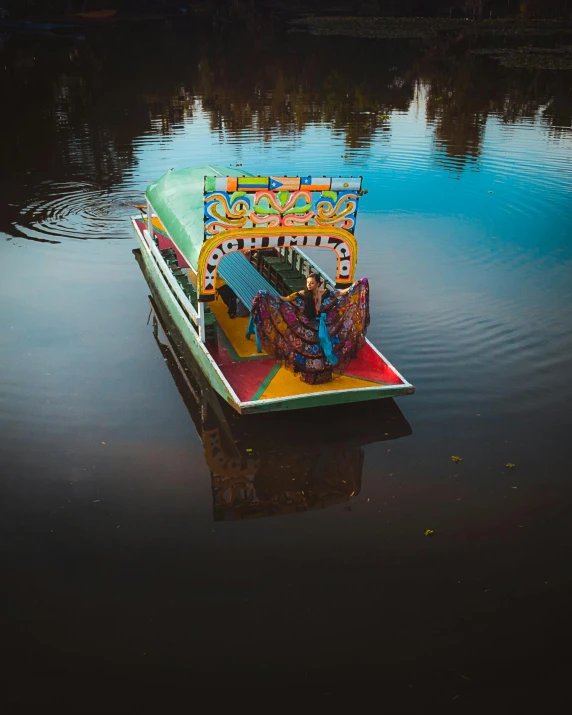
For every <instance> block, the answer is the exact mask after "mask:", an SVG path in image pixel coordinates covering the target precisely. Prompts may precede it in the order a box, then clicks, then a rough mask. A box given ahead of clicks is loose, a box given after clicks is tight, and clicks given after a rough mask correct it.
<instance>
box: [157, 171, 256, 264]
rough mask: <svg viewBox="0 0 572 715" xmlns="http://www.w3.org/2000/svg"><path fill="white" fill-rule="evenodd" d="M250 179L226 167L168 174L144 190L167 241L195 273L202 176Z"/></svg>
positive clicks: (201, 230) (200, 240) (200, 242)
mask: <svg viewBox="0 0 572 715" xmlns="http://www.w3.org/2000/svg"><path fill="white" fill-rule="evenodd" d="M222 174H224V175H225V176H232V177H238V176H249V174H246V173H245V172H243V171H239V170H237V169H231V168H229V167H227V166H215V165H207V164H205V165H204V166H191V167H189V168H187V169H178V170H176V171H175V170H173V169H172V170H171V171H169V172H167V173H166V174H165V175H164V176H162V177H161V178H160V179H159V180H158V181H155V183H153V184H151V185H150V186H148V187H147V191H146V192H145V193H146V196H147V199H148V200H149V202H150V203H151V206H152V207H153V210H154V211H155V213H156V214H157V216H159V218H160V219H161V223H162V224H163V226H164V227H165V229H166V231H167V233H168V234H169V237H170V238H171V239H172V240H173V241H174V242H175V243H176V244H177V247H178V249H179V250H180V251H181V253H182V254H183V256H184V257H185V259H186V260H187V261H188V263H189V265H191V266H193V268H194V269H195V270H196V268H197V265H198V263H199V254H200V252H201V248H202V246H203V242H204V240H205V219H204V216H205V202H204V185H205V176H209V175H210V176H213V175H222Z"/></svg>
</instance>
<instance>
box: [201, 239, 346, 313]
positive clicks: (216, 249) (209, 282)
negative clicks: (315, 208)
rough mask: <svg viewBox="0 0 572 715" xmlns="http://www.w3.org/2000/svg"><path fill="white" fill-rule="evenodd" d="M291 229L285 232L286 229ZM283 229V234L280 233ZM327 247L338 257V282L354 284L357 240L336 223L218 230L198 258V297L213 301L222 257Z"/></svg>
mask: <svg viewBox="0 0 572 715" xmlns="http://www.w3.org/2000/svg"><path fill="white" fill-rule="evenodd" d="M286 230H287V231H288V233H287V234H286V235H284V234H285V231H286ZM279 232H280V233H279ZM294 246H298V247H303V246H306V247H311V248H326V249H329V250H331V251H334V252H335V253H336V255H337V259H338V261H337V262H338V268H337V275H336V284H338V285H345V284H348V285H349V284H351V282H352V281H353V278H354V274H355V268H356V262H357V243H356V240H355V238H354V237H353V235H352V234H351V233H350V232H349V231H347V230H345V229H343V228H337V227H334V226H329V227H325V226H304V227H300V228H298V227H289V228H288V229H286V228H285V227H281V228H274V230H272V229H269V228H238V229H231V230H226V231H221V232H220V233H216V234H215V235H214V236H211V237H210V238H208V239H206V240H205V242H204V243H203V246H202V248H201V253H200V255H199V261H198V271H197V273H198V275H197V287H198V293H199V300H202V301H204V300H207V301H208V300H211V299H212V298H214V295H215V291H216V274H217V268H218V264H219V262H220V260H221V259H222V258H223V257H224V256H225V255H227V254H228V253H232V252H233V251H248V250H261V249H269V248H276V249H280V248H290V247H294Z"/></svg>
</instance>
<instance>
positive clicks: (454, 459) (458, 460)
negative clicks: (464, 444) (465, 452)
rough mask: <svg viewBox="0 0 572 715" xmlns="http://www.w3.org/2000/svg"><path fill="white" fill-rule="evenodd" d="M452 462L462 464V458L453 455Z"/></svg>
mask: <svg viewBox="0 0 572 715" xmlns="http://www.w3.org/2000/svg"><path fill="white" fill-rule="evenodd" d="M451 461H452V462H462V461H463V458H462V457H457V456H456V455H455V454H454V455H453V456H452V457H451Z"/></svg>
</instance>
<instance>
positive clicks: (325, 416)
mask: <svg viewBox="0 0 572 715" xmlns="http://www.w3.org/2000/svg"><path fill="white" fill-rule="evenodd" d="M133 253H134V255H135V257H136V258H137V261H138V263H139V265H140V267H141V269H142V271H143V273H144V274H146V271H145V266H144V264H143V262H142V260H141V258H140V256H139V255H138V254H139V251H138V250H135V251H134V252H133ZM145 277H146V278H147V275H145ZM148 283H149V285H150V288H151V291H152V293H153V295H152V296H150V302H151V313H152V318H153V333H154V336H155V339H156V341H157V345H158V347H159V349H160V350H161V352H162V354H163V357H164V358H165V361H166V364H167V366H168V368H169V370H170V371H171V373H172V375H173V379H174V380H175V383H176V384H177V387H178V389H179V392H180V394H181V397H182V399H183V401H184V402H185V404H186V406H187V409H188V411H189V414H190V415H191V418H192V420H193V422H194V424H195V427H196V428H197V432H198V434H199V436H200V437H201V439H202V442H203V446H204V456H205V461H206V463H207V465H208V467H209V469H210V472H211V479H212V491H213V511H214V518H215V520H216V521H227V520H228V521H235V520H241V519H250V518H254V517H260V516H275V515H279V514H287V513H292V512H298V511H307V510H310V509H322V508H325V507H328V506H332V505H334V504H341V503H345V502H347V501H348V500H349V498H350V497H353V496H355V495H357V494H359V492H360V491H361V478H362V468H363V461H364V453H363V450H362V449H361V448H362V447H363V446H364V445H366V444H371V443H374V442H383V441H385V440H393V439H399V438H400V437H406V436H408V435H410V434H411V427H410V425H409V423H408V422H407V420H406V419H405V418H404V417H403V415H402V413H401V411H400V409H399V407H398V406H397V405H396V403H395V402H394V401H393V400H392V399H386V400H381V401H376V402H363V403H361V404H360V403H357V404H348V405H344V406H338V407H322V408H314V409H310V410H298V411H291V412H277V413H273V414H271V415H256V414H254V415H247V416H240V415H238V414H237V413H236V411H235V410H233V409H232V408H231V407H230V406H229V405H227V404H226V403H225V402H224V400H222V399H221V398H220V397H219V396H218V395H217V393H216V392H215V391H214V390H213V389H212V388H211V387H210V386H209V384H208V382H207V381H206V379H205V378H204V376H203V374H202V372H201V370H200V368H199V367H198V366H197V365H196V363H195V361H194V358H193V357H192V355H191V353H190V351H189V350H188V348H187V347H186V345H185V343H184V341H183V339H182V338H181V336H180V335H179V334H178V331H177V328H176V326H175V325H174V323H173V322H172V320H171V319H170V316H169V313H168V311H167V309H166V308H165V306H164V304H163V303H162V302H161V300H160V298H159V296H158V295H157V294H156V293H155V290H154V289H153V287H152V284H151V283H150V281H148Z"/></svg>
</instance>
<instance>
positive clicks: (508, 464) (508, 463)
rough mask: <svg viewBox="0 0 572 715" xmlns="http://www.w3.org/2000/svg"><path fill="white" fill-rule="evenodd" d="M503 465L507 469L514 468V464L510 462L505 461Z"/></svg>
mask: <svg viewBox="0 0 572 715" xmlns="http://www.w3.org/2000/svg"><path fill="white" fill-rule="evenodd" d="M504 466H505V467H506V468H507V469H514V468H515V466H516V465H515V464H513V463H512V462H507V463H506V464H505V465H504Z"/></svg>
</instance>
